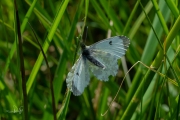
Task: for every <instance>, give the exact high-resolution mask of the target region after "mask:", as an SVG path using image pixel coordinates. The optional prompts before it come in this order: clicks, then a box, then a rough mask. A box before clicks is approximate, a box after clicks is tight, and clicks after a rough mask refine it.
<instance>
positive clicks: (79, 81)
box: [66, 56, 90, 96]
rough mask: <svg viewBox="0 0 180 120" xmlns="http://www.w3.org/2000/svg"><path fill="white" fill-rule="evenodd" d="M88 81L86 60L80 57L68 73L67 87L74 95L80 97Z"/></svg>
mask: <svg viewBox="0 0 180 120" xmlns="http://www.w3.org/2000/svg"><path fill="white" fill-rule="evenodd" d="M89 81H90V76H89V68H88V65H87V64H86V60H85V59H84V58H83V57H82V56H81V57H80V58H79V59H78V60H77V62H76V63H75V64H74V66H73V67H72V69H71V71H70V72H69V73H68V76H67V78H66V83H67V87H68V88H69V89H70V90H71V91H72V92H73V94H74V95H76V96H77V95H81V94H82V93H83V91H84V88H85V87H86V86H87V85H88V84H89Z"/></svg>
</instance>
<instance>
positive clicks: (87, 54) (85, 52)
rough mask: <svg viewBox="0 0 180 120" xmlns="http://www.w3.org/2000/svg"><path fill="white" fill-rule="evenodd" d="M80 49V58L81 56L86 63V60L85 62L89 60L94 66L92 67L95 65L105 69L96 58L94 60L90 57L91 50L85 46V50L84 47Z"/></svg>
mask: <svg viewBox="0 0 180 120" xmlns="http://www.w3.org/2000/svg"><path fill="white" fill-rule="evenodd" d="M81 49H82V56H83V58H84V60H85V61H86V59H87V60H89V61H90V62H91V63H92V64H94V65H96V66H98V67H100V68H105V66H104V65H103V64H102V63H101V62H99V61H98V60H97V59H96V58H94V57H93V56H92V54H91V53H92V52H93V51H92V50H90V49H89V48H88V47H87V46H85V48H84V47H81Z"/></svg>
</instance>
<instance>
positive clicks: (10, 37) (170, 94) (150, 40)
mask: <svg viewBox="0 0 180 120" xmlns="http://www.w3.org/2000/svg"><path fill="white" fill-rule="evenodd" d="M16 2H17V7H18V14H19V19H20V26H17V24H16V23H17V19H16V13H15V8H14V1H13V0H0V66H1V67H0V119H1V120H23V119H30V120H51V119H54V118H53V115H56V118H57V119H58V120H63V119H64V120H74V119H77V120H120V119H122V120H129V119H132V120H140V119H141V120H152V119H167V120H172V119H176V120H178V119H180V112H179V109H180V99H179V91H180V90H179V85H180V79H179V78H180V68H179V66H180V61H179V57H180V55H179V45H180V37H179V36H180V32H179V29H180V16H179V9H180V3H179V1H178V0H173V1H172V0H159V1H157V0H151V1H149V0H143V1H142V0H99V1H96V0H17V1H16ZM28 22H29V23H30V24H31V26H32V27H33V29H34V31H35V33H36V35H37V37H38V40H39V42H40V44H41V46H42V48H43V51H44V52H45V53H46V59H47V61H48V64H49V66H50V71H51V75H52V80H53V88H54V97H55V100H54V103H55V107H56V112H53V110H52V94H51V90H52V89H51V87H50V81H51V80H50V78H49V75H50V73H49V69H48V67H47V65H46V62H45V60H44V59H45V58H44V57H43V56H42V52H41V49H40V46H39V45H38V44H37V41H36V38H35V35H34V34H33V30H32V29H31V27H30V25H29V24H28ZM110 23H112V25H110ZM85 26H88V28H89V29H88V33H87V40H86V45H91V44H93V43H95V42H97V41H99V40H102V39H105V38H107V37H109V36H116V35H125V36H127V37H128V38H129V39H130V47H129V49H128V50H127V53H126V55H125V58H123V60H122V61H119V71H118V74H117V76H116V77H112V76H110V77H109V81H108V82H102V81H99V80H98V79H96V78H95V77H94V76H91V81H90V84H89V86H88V87H87V88H85V91H84V93H83V94H82V95H81V96H78V97H77V96H74V95H73V94H72V95H71V94H70V92H69V91H68V90H67V87H66V82H65V79H66V75H67V73H68V72H69V71H70V69H71V67H72V66H73V64H74V61H75V60H76V59H77V58H78V53H77V49H78V42H79V41H80V38H81V36H82V34H83V29H84V27H85ZM17 29H20V30H21V34H22V38H23V47H22V48H23V49H22V52H23V56H24V59H23V61H24V66H25V70H24V72H25V80H26V92H27V101H25V104H26V105H27V106H28V109H27V116H26V115H25V112H26V110H24V109H26V108H24V107H23V105H24V97H25V96H24V95H23V89H22V77H21V72H22V71H21V70H20V57H19V51H20V50H19V47H18V45H19V44H18V39H17V38H18V36H17V35H18V32H17ZM138 61H141V62H142V63H144V64H146V65H147V66H149V68H147V67H145V66H144V65H142V64H136V65H135V63H136V62H138ZM133 65H135V67H133V69H132V70H131V71H130V72H128V69H130V68H131V67H132V66H133ZM126 74H127V77H126V79H125V80H124V82H123V84H122V86H121V89H120V91H119V93H118V94H117V92H118V89H119V86H120V84H121V83H122V81H123V78H124V77H125V75H126ZM116 94H117V98H116V99H115V101H113V102H112V100H113V99H114V97H115V95H116ZM110 103H112V105H111V106H110V107H109V105H110ZM21 108H22V109H21ZM106 110H109V111H108V112H107V113H106V114H105V115H104V116H102V115H101V114H104V113H105V111H106Z"/></svg>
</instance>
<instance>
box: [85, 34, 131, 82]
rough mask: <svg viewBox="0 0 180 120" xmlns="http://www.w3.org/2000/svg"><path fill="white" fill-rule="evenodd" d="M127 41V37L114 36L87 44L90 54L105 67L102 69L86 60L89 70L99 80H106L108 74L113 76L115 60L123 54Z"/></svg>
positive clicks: (115, 68)
mask: <svg viewBox="0 0 180 120" xmlns="http://www.w3.org/2000/svg"><path fill="white" fill-rule="evenodd" d="M129 43H130V41H129V39H128V38H127V37H125V36H116V37H111V38H108V39H105V40H102V41H100V42H97V43H95V44H93V45H91V46H89V49H90V51H91V55H92V56H93V57H94V58H95V59H97V60H98V61H99V62H101V63H102V64H104V65H105V68H104V69H102V68H100V67H97V66H95V65H93V64H92V63H90V62H88V63H89V65H90V70H91V72H92V73H93V74H94V75H95V76H96V77H97V78H98V79H99V80H104V81H108V80H109V76H110V75H112V76H115V75H116V74H117V71H118V63H117V62H118V61H117V60H118V59H120V58H121V57H122V56H123V55H124V54H125V52H126V50H127V48H128V47H129Z"/></svg>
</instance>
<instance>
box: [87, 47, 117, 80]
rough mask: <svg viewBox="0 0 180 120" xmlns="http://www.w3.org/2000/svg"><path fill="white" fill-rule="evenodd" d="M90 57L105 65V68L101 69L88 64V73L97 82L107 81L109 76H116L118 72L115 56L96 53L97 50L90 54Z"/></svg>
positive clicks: (102, 52) (101, 52)
mask: <svg viewBox="0 0 180 120" xmlns="http://www.w3.org/2000/svg"><path fill="white" fill-rule="evenodd" d="M92 56H93V57H94V58H96V59H97V60H98V61H99V62H101V63H102V64H104V65H105V68H104V69H102V68H100V67H98V66H95V65H93V64H92V63H90V62H89V68H90V71H91V72H92V73H93V75H94V76H96V77H97V78H98V79H99V80H103V81H108V80H109V76H110V75H112V76H115V75H116V74H117V71H118V64H117V62H118V61H117V60H118V57H117V56H115V55H112V54H110V53H107V52H104V51H97V50H96V51H94V52H92Z"/></svg>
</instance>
